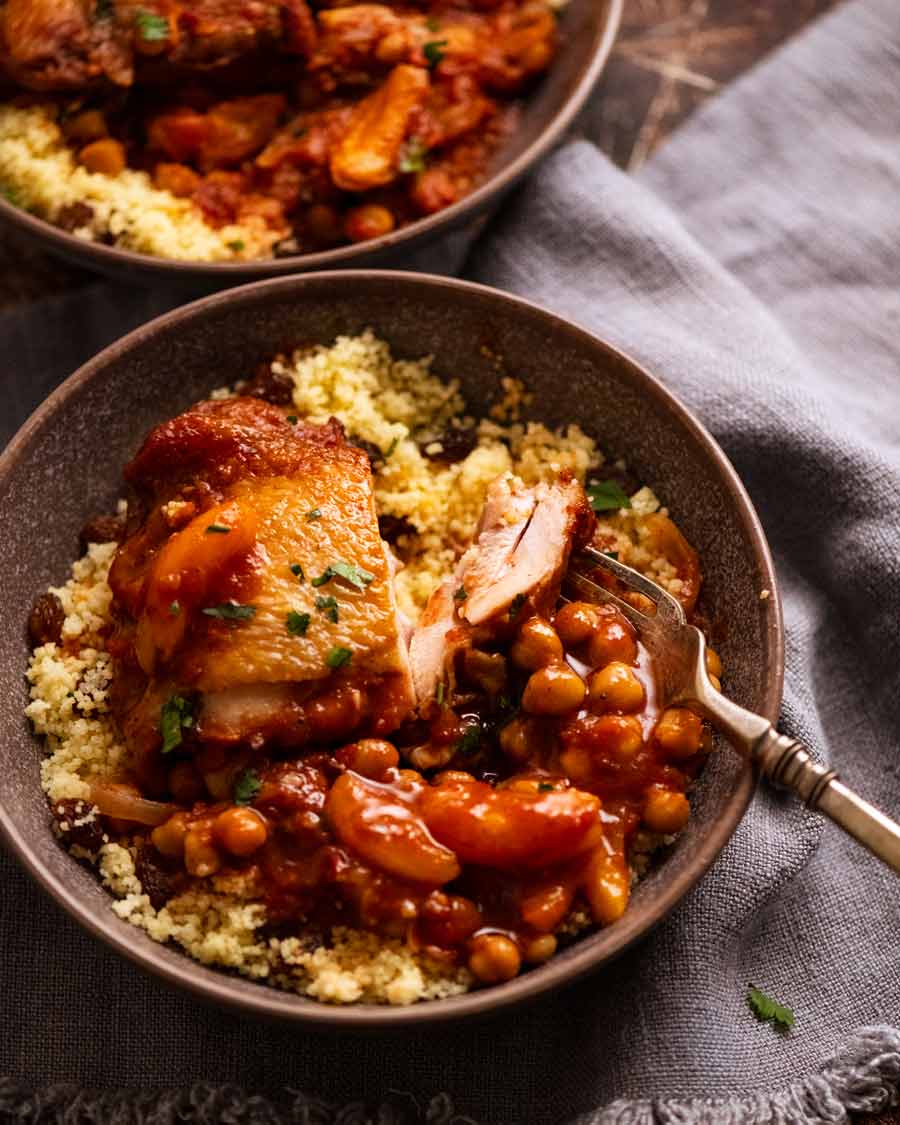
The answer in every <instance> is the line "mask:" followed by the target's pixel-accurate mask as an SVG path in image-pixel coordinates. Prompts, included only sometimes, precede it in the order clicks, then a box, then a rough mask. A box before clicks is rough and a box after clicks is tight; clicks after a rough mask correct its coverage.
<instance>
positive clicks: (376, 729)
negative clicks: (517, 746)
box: [110, 398, 413, 777]
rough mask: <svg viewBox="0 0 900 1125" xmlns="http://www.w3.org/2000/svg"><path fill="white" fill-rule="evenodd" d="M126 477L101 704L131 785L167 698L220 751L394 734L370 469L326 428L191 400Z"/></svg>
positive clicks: (156, 750) (400, 661)
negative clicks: (129, 516)
mask: <svg viewBox="0 0 900 1125" xmlns="http://www.w3.org/2000/svg"><path fill="white" fill-rule="evenodd" d="M125 476H126V479H127V480H128V481H129V483H130V484H131V485H132V486H133V487H134V489H135V491H136V494H137V502H136V504H135V506H134V507H135V513H136V515H135V517H134V518H133V520H132V527H131V534H130V535H129V536H128V537H127V538H126V540H125V541H124V542H123V543H122V544H121V546H120V548H119V550H118V552H117V555H116V558H115V561H114V563H113V567H112V570H111V573H110V585H111V587H112V590H113V596H114V608H115V612H116V614H117V618H118V621H119V629H118V633H117V636H116V638H115V642H114V643H115V648H116V653H117V657H118V661H119V666H120V672H119V676H118V683H117V690H116V693H115V698H116V704H115V706H116V710H117V713H118V717H119V721H120V723H121V725H122V729H123V732H124V734H125V737H126V739H127V740H128V742H129V744H130V746H131V748H132V750H133V751H134V752H135V755H136V757H137V759H138V761H144V763H145V765H147V769H145V770H144V776H145V777H146V776H147V772H148V770H149V771H150V772H151V773H152V770H153V768H154V764H156V765H158V764H159V755H160V752H161V747H162V746H164V742H165V726H166V709H167V707H168V708H169V710H170V711H171V706H172V702H171V701H172V700H173V699H175V700H178V701H184V702H183V703H182V702H179V703H177V705H176V706H177V707H181V708H183V709H184V715H186V716H187V717H188V718H189V722H188V724H187V726H188V727H189V730H190V737H191V738H195V739H197V740H198V741H199V742H202V743H205V744H209V743H216V744H220V745H223V746H233V745H236V744H243V745H251V746H256V747H261V746H263V745H264V744H266V743H270V742H272V743H276V744H278V745H280V746H301V745H305V744H307V743H309V742H316V741H321V740H328V739H331V738H335V737H338V738H339V737H344V736H345V735H349V734H350V733H353V732H356V731H370V732H372V733H382V732H384V731H387V730H392V729H394V727H396V726H397V725H398V724H399V723H400V721H401V720H402V719H403V718H404V716H405V715H406V714H407V712H408V711H409V710H410V708H411V706H412V699H413V696H412V685H411V678H410V672H409V663H408V656H407V651H406V645H405V643H404V640H403V637H402V626H401V622H400V620H399V617H398V612H397V605H396V599H395V595H394V590H393V585H392V573H393V563H392V559H391V557H390V555H389V552H388V548H387V547H386V545H385V544H384V543H383V541H382V540H381V538H380V536H379V534H378V521H377V517H376V513H375V506H374V498H373V491H372V477H371V469H370V467H369V462H368V458H367V456H366V454H365V453H364V452H363V451H362V450H360V449H357V448H356V447H354V446H352V445H350V444H349V443H348V442H347V441H346V440H345V438H344V434H343V430H342V428H341V426H340V425H339V423H337V422H336V421H331V422H330V423H328V424H326V425H324V426H314V425H308V424H304V423H301V422H298V421H297V420H296V419H293V424H292V421H290V420H289V419H288V417H287V416H286V415H285V414H284V413H283V412H282V411H281V410H279V409H278V408H277V407H274V406H271V405H270V404H268V403H264V402H260V401H259V400H257V399H251V398H234V399H229V400H225V401H220V402H207V403H201V404H200V405H199V406H196V407H194V408H192V409H191V410H189V411H187V412H186V413H184V414H181V415H179V416H178V417H177V418H174V419H172V420H171V421H170V422H167V423H164V424H163V425H161V426H158V427H157V428H156V429H155V430H153V431H152V432H151V434H150V435H149V436H148V438H147V440H146V441H145V442H144V445H143V446H142V447H141V449H140V451H139V453H138V454H137V456H136V457H135V459H134V460H133V461H132V462H131V463H130V464H129V465H128V466H127V468H126V471H125ZM179 733H180V732H179Z"/></svg>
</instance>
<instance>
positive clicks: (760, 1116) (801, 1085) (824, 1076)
mask: <svg viewBox="0 0 900 1125" xmlns="http://www.w3.org/2000/svg"><path fill="white" fill-rule="evenodd" d="M898 1095H900V1029H898V1028H895V1027H888V1026H876V1027H864V1028H860V1029H859V1030H858V1031H855V1032H854V1033H853V1035H852V1036H851V1037H850V1038H849V1039H848V1041H847V1042H846V1043H845V1044H844V1046H843V1047H842V1048H841V1049H840V1050H839V1051H837V1052H836V1053H835V1054H834V1055H833V1056H832V1057H831V1058H830V1059H829V1060H828V1061H827V1062H826V1063H825V1066H824V1068H823V1070H822V1072H821V1073H820V1074H815V1075H811V1076H810V1077H808V1078H803V1079H799V1080H798V1081H796V1082H792V1083H791V1084H790V1086H787V1087H786V1088H784V1089H781V1090H773V1091H772V1092H771V1093H765V1094H752V1095H749V1096H746V1097H732V1098H722V1099H718V1098H687V1099H684V1100H679V1099H677V1098H659V1099H654V1100H652V1101H651V1100H646V1099H645V1100H640V1101H630V1100H627V1099H624V1098H623V1099H620V1100H618V1101H615V1102H613V1103H612V1104H611V1105H608V1106H607V1107H606V1108H605V1109H602V1110H600V1111H599V1112H596V1113H591V1114H587V1115H586V1116H583V1117H580V1118H579V1119H578V1125H847V1123H849V1121H850V1116H849V1115H850V1114H851V1113H878V1112H880V1111H881V1110H883V1109H885V1108H887V1107H888V1106H892V1105H897V1104H898V1103H900V1096H898Z"/></svg>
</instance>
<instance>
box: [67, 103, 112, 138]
mask: <svg viewBox="0 0 900 1125" xmlns="http://www.w3.org/2000/svg"><path fill="white" fill-rule="evenodd" d="M61 128H62V132H63V136H64V137H65V138H66V140H67V141H73V142H74V143H75V144H82V145H84V144H87V143H88V141H97V140H99V139H100V138H101V137H105V136H106V135H107V133H108V130H107V128H106V118H105V117H104V116H103V114H102V113H101V112H100V110H99V109H84V110H82V111H81V113H76V114H75V115H74V116H73V117H69V118H68V119H67V120H66V121H64V122H63V123H62V125H61Z"/></svg>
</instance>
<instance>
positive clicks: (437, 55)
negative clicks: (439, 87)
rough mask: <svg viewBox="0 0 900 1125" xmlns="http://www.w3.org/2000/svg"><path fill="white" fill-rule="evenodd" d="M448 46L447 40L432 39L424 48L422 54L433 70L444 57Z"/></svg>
mask: <svg viewBox="0 0 900 1125" xmlns="http://www.w3.org/2000/svg"><path fill="white" fill-rule="evenodd" d="M446 46H447V40H446V39H432V40H430V41H429V42H428V43H426V44H425V46H424V47H423V48H422V54H423V55H424V56H425V61H426V62H427V63H428V65H429V66H430V67H431V68H432V70H433V69H434V68H435V67H436V66H437V65H438V63H439V62H440V61H441V59H442V58H443V57H444V51H443V48H444V47H446Z"/></svg>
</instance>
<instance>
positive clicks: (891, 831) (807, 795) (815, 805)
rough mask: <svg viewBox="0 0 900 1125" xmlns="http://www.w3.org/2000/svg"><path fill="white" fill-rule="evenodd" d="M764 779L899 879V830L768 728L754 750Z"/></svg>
mask: <svg viewBox="0 0 900 1125" xmlns="http://www.w3.org/2000/svg"><path fill="white" fill-rule="evenodd" d="M753 757H754V759H755V760H756V762H757V763H758V764H759V767H760V769H761V771H762V773H763V775H764V776H765V777H768V778H769V779H770V780H771V781H773V782H774V783H775V784H776V785H778V786H781V787H782V788H784V789H789V790H791V792H793V793H795V794H796V795H797V796H798V797H801V798H802V799H803V800H804V801H805V802H806V804H807V806H808V807H809V808H811V809H818V810H819V811H820V812H823V813H825V815H826V816H827V817H830V818H831V820H833V821H834V822H835V824H839V825H840V826H841V828H843V829H844V831H845V832H848V833H849V834H850V835H851V836H852V837H853V838H854V839H855V840H858V841H859V843H860V844H862V845H863V847H865V848H868V849H869V851H870V852H871V853H872V854H873V855H874V856H877V857H878V858H879V859H880V860H882V861H883V862H884V863H886V864H887V865H888V866H889V867H892V868H893V869H894V871H896V872H897V873H898V874H900V824H897V823H896V822H895V821H893V820H891V818H890V817H888V816H885V815H884V813H882V812H879V811H878V809H876V808H875V806H874V805H870V804H869V802H868V801H864V800H863V799H862V797H860V796H858V795H857V794H856V793H854V792H853V790H852V789H848V788H847V786H846V785H844V784H843V782H841V781H840V780H839V778H838V775H837V774H836V773H835V771H834V770H831V769H828V768H827V767H825V766H823V765H821V764H820V763H819V762H817V761H815V760H814V759H813V757H812V755H811V754H810V752H809V751H808V750H807V748H806V747H805V746H804V745H803V743H802V742H797V741H796V740H795V739H793V738H788V737H787V736H786V735H783V734H779V733H778V731H776V730H775V728H774V727H771V726H770V727H769V729H768V731H766V732H765V733H764V734H763V736H762V737H761V738H760V739H759V740H758V741H757V742H756V744H755V745H754V747H753Z"/></svg>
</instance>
